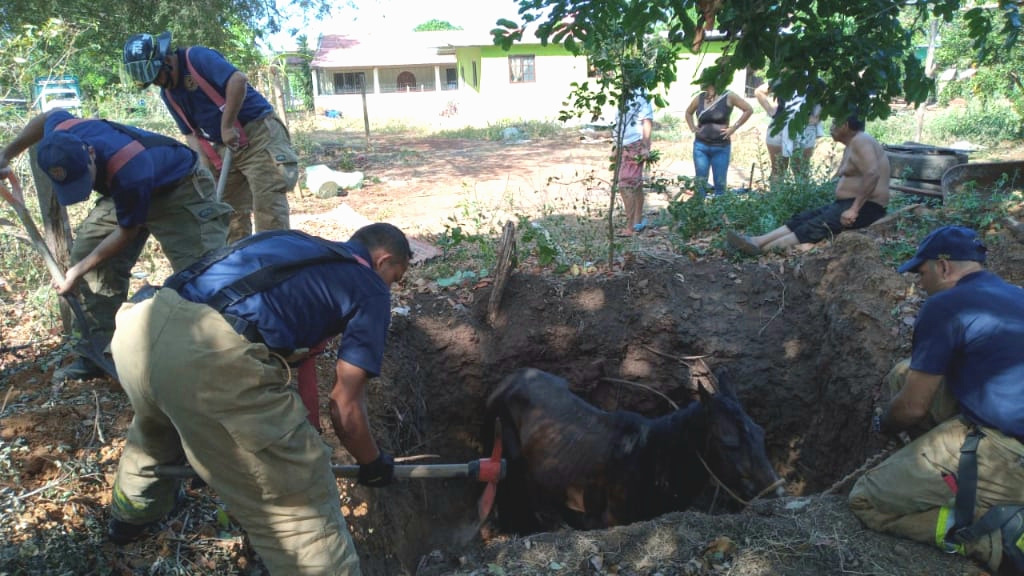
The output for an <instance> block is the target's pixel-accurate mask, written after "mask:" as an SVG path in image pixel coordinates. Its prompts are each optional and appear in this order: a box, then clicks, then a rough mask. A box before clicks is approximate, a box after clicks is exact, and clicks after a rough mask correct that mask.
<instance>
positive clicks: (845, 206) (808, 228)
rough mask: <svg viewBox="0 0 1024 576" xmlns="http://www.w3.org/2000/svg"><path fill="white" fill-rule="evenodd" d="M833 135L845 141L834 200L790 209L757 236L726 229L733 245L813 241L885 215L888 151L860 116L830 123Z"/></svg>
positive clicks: (750, 249)
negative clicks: (800, 209) (797, 210)
mask: <svg viewBox="0 0 1024 576" xmlns="http://www.w3.org/2000/svg"><path fill="white" fill-rule="evenodd" d="M831 133H832V139H833V140H835V141H836V142H840V143H842V144H843V145H845V146H846V150H845V151H844V152H843V160H842V162H841V163H840V165H839V172H838V176H839V181H838V183H837V184H836V197H835V201H834V202H832V203H831V204H828V205H827V206H822V207H819V208H813V209H811V210H807V211H805V212H801V213H799V214H796V215H794V216H793V217H792V218H790V219H789V221H788V222H786V224H785V225H783V226H780V227H778V228H776V229H775V230H772V231H771V232H768V233H767V234H763V235H761V236H754V237H750V236H744V235H742V234H739V233H737V232H735V231H731V230H730V231H729V232H727V233H726V240H727V241H728V243H729V245H730V246H732V247H733V248H734V249H736V250H738V251H740V252H743V253H744V254H748V255H751V256H756V255H758V254H761V253H763V252H766V251H770V250H782V249H785V248H788V247H790V246H795V245H797V244H806V243H817V242H821V241H822V240H825V239H828V238H833V237H835V236H836V235H838V234H840V233H841V232H843V231H844V230H854V229H857V228H864V227H866V226H868V225H870V224H871V223H872V222H874V221H876V220H878V219H879V218H881V217H882V216H885V213H886V206H888V204H889V157H888V156H886V154H885V150H883V149H882V145H881V144H879V143H878V141H877V140H875V139H874V138H872V137H871V135H870V134H868V133H867V132H864V122H863V121H861V120H860V119H858V118H857V117H856V116H850V117H849V118H847V119H846V120H845V121H843V123H841V124H840V123H839V122H835V123H833V124H832V129H831Z"/></svg>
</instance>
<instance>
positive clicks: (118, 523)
mask: <svg viewBox="0 0 1024 576" xmlns="http://www.w3.org/2000/svg"><path fill="white" fill-rule="evenodd" d="M154 525H156V522H147V523H145V524H129V523H127V522H124V521H122V520H118V519H117V518H111V519H110V524H107V539H108V540H110V541H111V542H113V543H114V544H117V545H118V546H124V545H125V544H131V543H132V542H135V541H136V540H138V539H139V537H140V536H142V533H143V532H145V531H146V529H147V528H149V527H151V526H154Z"/></svg>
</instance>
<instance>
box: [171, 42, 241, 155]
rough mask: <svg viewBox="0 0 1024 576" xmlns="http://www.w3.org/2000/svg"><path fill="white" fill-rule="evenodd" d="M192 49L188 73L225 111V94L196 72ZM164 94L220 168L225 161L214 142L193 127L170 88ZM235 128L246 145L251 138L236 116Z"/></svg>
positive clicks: (187, 59)
mask: <svg viewBox="0 0 1024 576" xmlns="http://www.w3.org/2000/svg"><path fill="white" fill-rule="evenodd" d="M191 50H192V48H187V49H186V50H185V66H186V67H187V68H188V73H189V74H190V75H191V76H192V79H193V80H195V81H196V84H197V85H198V86H199V89H200V90H202V91H203V94H206V97H207V98H209V99H210V100H211V101H212V102H213V103H214V105H215V106H217V108H218V109H219V110H220V111H221V112H223V111H224V103H225V100H224V96H221V94H220V92H218V91H217V90H216V89H215V88H214V87H213V85H211V84H210V83H209V82H207V81H206V78H203V77H202V76H200V75H199V73H198V72H196V68H195V66H193V65H192V60H191V59H190V58H189V57H188V53H189V52H190V51H191ZM164 94H165V95H167V101H168V102H170V103H171V107H173V108H174V111H175V112H177V113H178V117H179V118H181V119H182V120H183V121H184V122H185V125H186V126H188V129H189V130H191V131H192V133H193V134H195V135H196V138H197V139H198V140H199V146H200V147H202V149H203V152H205V153H206V157H207V158H209V159H210V162H211V163H213V166H214V168H216V169H217V170H220V167H221V165H222V164H223V161H222V160H221V158H220V154H217V150H216V149H214V147H213V144H212V143H210V141H209V140H207V139H206V138H203V137H202V136H200V135H199V133H198V132H196V129H195V127H193V126H192V123H191V122H189V121H188V116H186V115H185V112H184V111H183V110H182V109H181V106H179V105H178V103H177V102H176V101H175V100H174V96H172V95H171V91H170V90H169V89H165V90H164ZM235 128H236V129H237V130H238V145H239V146H246V145H247V144H248V143H249V138H248V137H247V136H246V135H245V130H242V123H241V122H239V121H238V118H235Z"/></svg>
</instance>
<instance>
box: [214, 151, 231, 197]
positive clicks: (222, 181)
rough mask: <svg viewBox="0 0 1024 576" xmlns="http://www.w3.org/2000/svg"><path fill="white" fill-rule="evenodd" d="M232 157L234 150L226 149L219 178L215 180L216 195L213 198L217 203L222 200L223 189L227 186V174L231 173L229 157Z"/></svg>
mask: <svg viewBox="0 0 1024 576" xmlns="http://www.w3.org/2000/svg"><path fill="white" fill-rule="evenodd" d="M233 155H234V150H232V149H231V148H228V149H227V150H225V152H224V158H223V159H222V160H221V164H220V176H219V177H218V178H217V194H216V196H215V198H216V200H217V202H220V201H221V200H223V199H224V189H225V188H226V187H227V185H228V172H230V171H231V157H232V156H233Z"/></svg>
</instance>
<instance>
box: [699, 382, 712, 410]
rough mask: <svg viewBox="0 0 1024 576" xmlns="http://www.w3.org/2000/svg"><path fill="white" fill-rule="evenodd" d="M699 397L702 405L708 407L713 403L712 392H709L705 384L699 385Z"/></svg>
mask: <svg viewBox="0 0 1024 576" xmlns="http://www.w3.org/2000/svg"><path fill="white" fill-rule="evenodd" d="M697 397H698V398H700V403H701V404H705V405H707V404H708V403H710V402H711V392H708V389H707V388H705V387H704V383H703V382H698V383H697Z"/></svg>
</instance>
